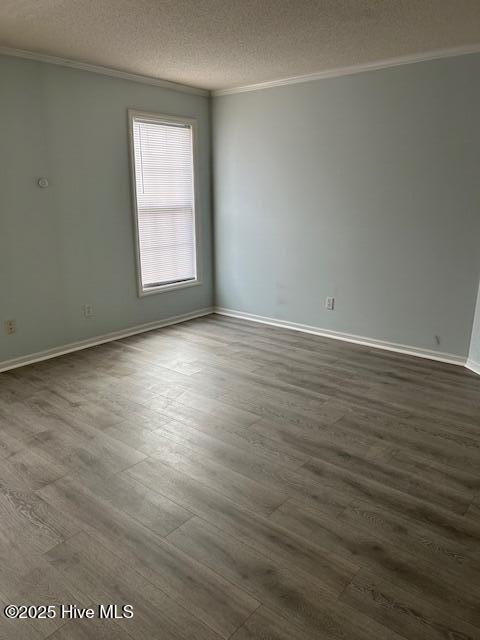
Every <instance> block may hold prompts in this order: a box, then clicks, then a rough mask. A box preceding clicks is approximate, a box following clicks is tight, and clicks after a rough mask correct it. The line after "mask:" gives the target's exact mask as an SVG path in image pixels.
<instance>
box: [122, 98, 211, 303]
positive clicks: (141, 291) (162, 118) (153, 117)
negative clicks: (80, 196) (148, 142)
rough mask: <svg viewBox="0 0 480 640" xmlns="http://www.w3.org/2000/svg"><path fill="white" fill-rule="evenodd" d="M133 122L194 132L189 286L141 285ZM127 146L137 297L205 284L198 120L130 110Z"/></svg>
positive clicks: (177, 284) (172, 284)
mask: <svg viewBox="0 0 480 640" xmlns="http://www.w3.org/2000/svg"><path fill="white" fill-rule="evenodd" d="M134 118H142V119H143V120H146V121H147V122H148V121H150V122H154V123H158V122H160V123H161V122H174V123H178V124H181V125H189V126H190V127H191V129H192V155H193V197H194V201H193V204H194V207H193V220H194V233H195V261H196V274H197V276H196V278H195V280H189V281H188V282H172V283H170V284H161V285H158V286H157V287H149V288H148V289H145V288H144V287H143V284H142V266H141V261H140V238H139V231H138V205H137V181H136V177H135V149H134V146H133V120H134ZM128 145H129V149H130V184H131V191H132V208H133V226H134V238H135V262H136V272H137V289H138V296H139V297H140V298H143V297H144V296H151V295H155V294H157V293H164V292H166V291H174V290H176V289H187V288H188V287H196V286H198V285H201V284H202V272H201V264H202V261H201V260H200V248H201V242H200V229H201V226H200V222H199V216H198V211H199V195H198V191H199V187H198V185H199V180H198V170H197V166H198V153H197V120H196V119H195V118H184V117H183V116H172V115H164V114H161V113H151V112H148V111H138V110H136V109H128Z"/></svg>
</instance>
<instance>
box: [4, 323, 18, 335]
mask: <svg viewBox="0 0 480 640" xmlns="http://www.w3.org/2000/svg"><path fill="white" fill-rule="evenodd" d="M4 326H5V333H6V334H7V336H11V335H12V333H15V331H16V330H17V325H16V322H15V320H5V325H4Z"/></svg>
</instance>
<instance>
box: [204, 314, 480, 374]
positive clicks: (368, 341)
mask: <svg viewBox="0 0 480 640" xmlns="http://www.w3.org/2000/svg"><path fill="white" fill-rule="evenodd" d="M214 312H215V313H218V314H220V315H222V316H230V317H231V318H240V319H241V320H251V321H252V322H261V323H262V324H268V325H272V326H274V327H281V328H283V329H292V330H293V331H301V332H302V333H311V334H313V335H316V336H322V337H324V338H333V339H334V340H342V341H343V342H353V343H354V344H361V345H364V346H366V347H374V348H375V349H384V350H385V351H394V352H395V353H403V354H405V355H409V356H416V357H418V358H427V359H428V360H437V361H439V362H446V363H448V364H455V365H459V366H465V363H466V358H464V357H462V356H458V355H456V354H454V353H442V352H440V351H433V350H431V349H422V348H420V347H413V346H411V345H405V344H398V343H396V342H387V341H385V340H376V339H374V338H367V337H365V336H357V335H353V334H350V333H342V332H341V331H331V330H330V329H321V328H319V327H312V326H310V325H307V324H299V323H298V322H289V321H288V320H277V319H276V318H267V317H265V316H257V315H255V314H253V313H244V312H243V311H235V310H233V309H225V308H223V307H215V309H214ZM477 366H480V365H477ZM472 371H473V369H472Z"/></svg>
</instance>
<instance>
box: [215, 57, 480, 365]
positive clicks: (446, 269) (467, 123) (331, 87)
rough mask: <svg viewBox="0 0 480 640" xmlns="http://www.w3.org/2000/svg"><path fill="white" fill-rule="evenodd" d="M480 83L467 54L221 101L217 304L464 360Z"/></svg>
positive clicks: (479, 170) (475, 62)
mask: <svg viewBox="0 0 480 640" xmlns="http://www.w3.org/2000/svg"><path fill="white" fill-rule="evenodd" d="M479 74H480V56H477V55H475V56H463V57H458V58H451V59H446V60H437V61H433V62H427V63H420V64H412V65H408V66H401V67H396V68H391V69H386V70H382V71H375V72H369V73H361V74H358V75H353V76H348V77H347V76H346V77H340V78H334V79H329V80H320V81H317V82H309V83H304V84H295V85H290V86H285V87H278V88H273V89H266V90H262V91H255V92H250V93H240V94H236V95H230V96H222V97H218V98H216V99H215V100H214V112H213V113H214V119H213V125H214V160H215V162H214V172H215V173H214V175H215V198H214V201H215V238H216V241H215V248H216V269H215V274H216V275H215V277H216V296H217V304H218V305H219V306H222V307H227V308H230V309H236V310H240V311H243V312H249V313H253V314H258V315H263V316H269V317H274V318H279V319H286V320H289V321H293V322H299V323H305V324H309V325H313V326H316V327H321V328H325V329H331V330H336V331H342V332H348V333H354V334H358V335H362V336H367V337H371V338H376V339H382V340H387V341H392V342H397V343H401V344H406V345H413V346H417V347H423V348H427V349H437V350H439V351H442V352H448V353H452V354H457V355H460V356H465V355H466V354H467V352H468V345H469V338H470V332H471V327H472V322H473V315H474V307H475V297H476V291H477V287H478V273H479V269H480V252H479V251H478V246H479V245H478V237H479V233H480V208H479V205H480V180H479V175H480V162H479V159H480V126H479V113H480V83H479V82H478V78H479ZM328 295H333V296H335V298H336V309H335V311H333V312H330V311H327V310H326V309H325V308H324V298H325V297H326V296H328ZM435 334H438V335H439V336H440V339H441V344H440V345H439V346H437V345H436V343H435V339H434V336H435Z"/></svg>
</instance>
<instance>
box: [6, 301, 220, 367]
mask: <svg viewBox="0 0 480 640" xmlns="http://www.w3.org/2000/svg"><path fill="white" fill-rule="evenodd" d="M213 312H214V309H213V307H205V308H203V309H198V310H197V311H191V312H190V313H184V314H182V315H178V316H171V317H170V318H165V319H164V320H158V321H155V322H147V323H146V324H139V325H136V326H134V327H129V328H127V329H121V330H119V331H112V332H111V333H106V334H104V335H100V336H94V337H92V338H87V339H85V340H79V341H78V342H71V343H69V344H64V345H61V346H59V347H53V348H52V349H46V350H45V351H38V352H37V353H31V354H29V355H26V356H20V357H19V358H13V359H11V360H4V361H3V362H0V373H2V372H3V371H9V370H10V369H17V368H18V367H24V366H26V365H28V364H35V362H41V361H42V360H49V359H50V358H56V357H58V356H63V355H65V354H67V353H72V352H73V351H80V350H81V349H88V348H89V347H96V346H97V345H99V344H104V343H106V342H113V341H114V340H121V339H122V338H128V337H129V336H134V335H136V334H137V333H145V332H146V331H153V330H154V329H161V328H162V327H168V326H170V325H172V324H179V323H180V322H186V321H187V320H194V319H195V318H201V317H202V316H208V315H210V314H211V313H213Z"/></svg>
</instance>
